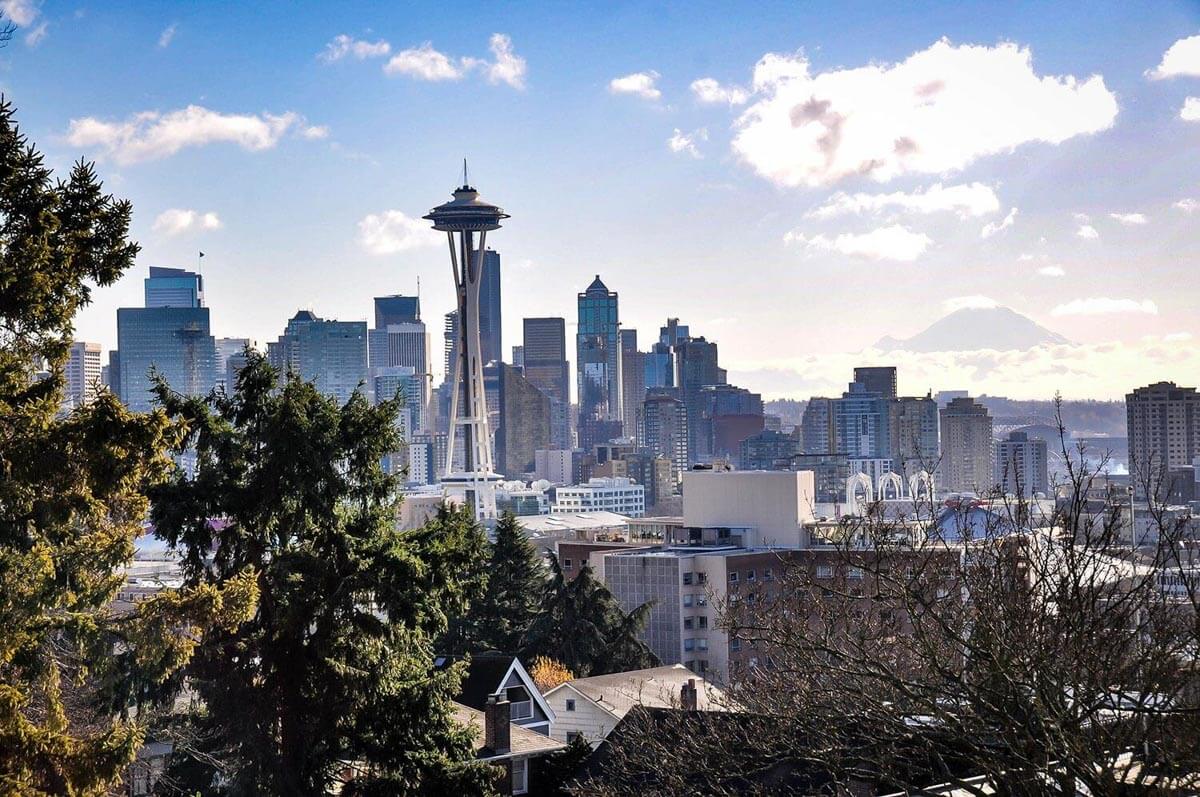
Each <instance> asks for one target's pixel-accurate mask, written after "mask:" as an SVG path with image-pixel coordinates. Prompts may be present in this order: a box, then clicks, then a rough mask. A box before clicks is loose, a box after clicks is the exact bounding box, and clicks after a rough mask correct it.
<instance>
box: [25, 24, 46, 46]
mask: <svg viewBox="0 0 1200 797" xmlns="http://www.w3.org/2000/svg"><path fill="white" fill-rule="evenodd" d="M49 31H50V23H49V22H43V23H41V24H40V25H37V26H36V27H34V28H32V29H31V30H30V31H29V33H26V34H25V43H26V44H27V45H29V46H30V47H37V46H38V45H39V44H41V43H42V39H44V38H46V34H47V33H49Z"/></svg>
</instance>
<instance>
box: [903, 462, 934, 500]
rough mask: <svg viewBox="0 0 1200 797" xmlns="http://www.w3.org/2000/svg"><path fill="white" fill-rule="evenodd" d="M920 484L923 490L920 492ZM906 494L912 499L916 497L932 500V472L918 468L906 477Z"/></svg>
mask: <svg viewBox="0 0 1200 797" xmlns="http://www.w3.org/2000/svg"><path fill="white" fill-rule="evenodd" d="M922 485H923V486H924V488H925V489H924V492H922V489H921V487H922ZM908 496H909V498H912V499H913V500H914V501H915V500H917V499H918V498H925V499H927V500H930V501H932V500H933V474H931V473H930V472H929V471H927V470H924V469H922V470H919V471H917V472H916V473H914V474H913V475H912V476H909V477H908Z"/></svg>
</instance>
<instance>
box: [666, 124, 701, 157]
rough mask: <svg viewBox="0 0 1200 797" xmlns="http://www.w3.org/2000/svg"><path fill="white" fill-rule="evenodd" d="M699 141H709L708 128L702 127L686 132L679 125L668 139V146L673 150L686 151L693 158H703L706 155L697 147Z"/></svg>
mask: <svg viewBox="0 0 1200 797" xmlns="http://www.w3.org/2000/svg"><path fill="white" fill-rule="evenodd" d="M697 141H708V129H707V128H704V127H701V128H700V129H699V130H693V131H692V132H690V133H685V132H683V131H682V130H680V129H679V128H678V127H677V128H675V132H674V133H673V134H672V135H671V137H670V138H668V139H667V147H668V148H669V149H670V150H671V151H672V152H685V153H687V154H688V155H691V156H692V157H693V158H703V157H704V156H703V155H701V154H700V150H699V149H698V148H697V147H696V142H697Z"/></svg>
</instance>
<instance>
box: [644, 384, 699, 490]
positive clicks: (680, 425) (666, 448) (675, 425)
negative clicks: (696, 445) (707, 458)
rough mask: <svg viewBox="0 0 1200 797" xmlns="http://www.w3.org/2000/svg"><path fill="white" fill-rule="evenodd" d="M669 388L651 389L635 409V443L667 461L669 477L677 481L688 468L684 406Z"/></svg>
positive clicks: (685, 408) (685, 411)
mask: <svg viewBox="0 0 1200 797" xmlns="http://www.w3.org/2000/svg"><path fill="white" fill-rule="evenodd" d="M672 393H673V391H672V390H670V389H661V388H656V389H652V390H650V391H649V392H648V394H647V395H646V398H645V400H644V401H643V402H642V406H641V408H640V409H639V411H638V420H637V444H638V447H639V448H641V449H645V450H646V451H647V452H649V453H650V454H651V455H653V456H658V457H666V458H667V459H668V460H670V462H671V473H672V477H673V479H674V480H675V481H676V482H678V481H679V479H680V478H681V477H682V474H683V472H684V471H686V470H687V469H688V464H689V461H690V457H689V456H688V429H687V407H686V406H685V405H684V403H683V402H682V401H680V400H679V399H678V398H676V397H675V396H674V395H672Z"/></svg>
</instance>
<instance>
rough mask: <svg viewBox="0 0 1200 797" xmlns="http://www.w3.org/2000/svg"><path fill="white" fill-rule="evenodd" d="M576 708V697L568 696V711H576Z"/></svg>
mask: <svg viewBox="0 0 1200 797" xmlns="http://www.w3.org/2000/svg"><path fill="white" fill-rule="evenodd" d="M574 710H575V698H573V697H568V698H567V711H574Z"/></svg>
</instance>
